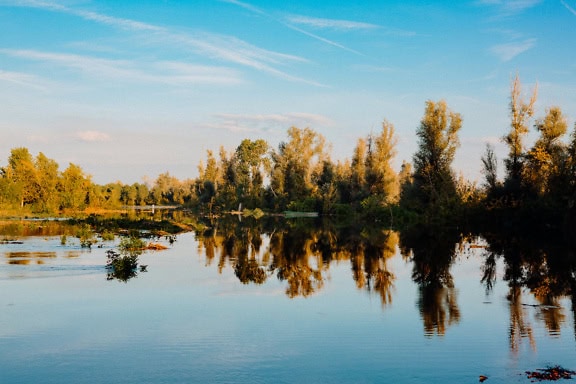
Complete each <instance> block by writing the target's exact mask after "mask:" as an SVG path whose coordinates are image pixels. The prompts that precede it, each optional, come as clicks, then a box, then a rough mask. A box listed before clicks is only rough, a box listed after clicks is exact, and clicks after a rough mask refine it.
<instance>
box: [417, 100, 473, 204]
mask: <svg viewBox="0 0 576 384" xmlns="http://www.w3.org/2000/svg"><path fill="white" fill-rule="evenodd" d="M461 127H462V117H461V116H460V114H459V113H455V112H452V111H450V110H449V109H448V107H447V105H446V102H445V101H443V100H441V101H439V102H436V103H435V102H433V101H430V100H429V101H427V102H426V109H425V113H424V117H423V118H422V120H421V121H420V126H419V127H418V129H417V131H416V135H417V136H418V145H419V146H418V151H417V152H416V154H415V155H414V182H413V188H414V197H415V201H414V203H415V204H417V205H418V206H419V207H418V208H419V209H422V210H429V209H432V210H437V209H445V208H451V207H452V205H453V204H454V203H455V202H456V196H457V193H456V184H455V180H454V175H453V172H452V169H451V165H452V161H453V160H454V155H455V153H456V149H457V148H458V146H459V140H458V131H459V130H460V128H461Z"/></svg>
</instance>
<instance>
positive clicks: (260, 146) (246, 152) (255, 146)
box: [232, 139, 270, 206]
mask: <svg viewBox="0 0 576 384" xmlns="http://www.w3.org/2000/svg"><path fill="white" fill-rule="evenodd" d="M267 153H268V143H266V141H265V140H262V139H259V140H256V141H251V140H249V139H244V140H242V142H241V143H240V145H239V146H238V147H237V148H236V152H235V153H234V157H233V159H232V162H233V163H234V166H235V169H236V192H237V197H238V199H239V202H242V201H243V200H247V201H248V202H249V203H251V204H250V205H252V206H254V205H260V204H261V199H262V194H263V189H262V184H263V181H264V178H263V176H262V172H264V171H265V170H266V169H269V163H270V162H269V159H268V157H267Z"/></svg>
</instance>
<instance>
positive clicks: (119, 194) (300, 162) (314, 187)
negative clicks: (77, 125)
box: [0, 77, 576, 226]
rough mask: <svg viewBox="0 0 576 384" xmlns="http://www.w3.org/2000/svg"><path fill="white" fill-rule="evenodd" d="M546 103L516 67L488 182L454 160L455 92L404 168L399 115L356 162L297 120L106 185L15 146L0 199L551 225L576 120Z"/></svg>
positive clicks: (570, 198)
mask: <svg viewBox="0 0 576 384" xmlns="http://www.w3.org/2000/svg"><path fill="white" fill-rule="evenodd" d="M535 102H536V90H534V92H533V93H532V95H531V97H530V98H529V100H525V99H524V98H523V96H522V92H521V84H520V81H519V79H518V77H516V78H515V79H514V80H513V82H512V86H511V96H510V105H509V111H510V126H509V131H508V132H507V133H506V134H505V135H504V136H503V142H504V143H505V144H506V145H507V146H508V155H507V157H506V158H505V159H504V162H503V163H504V166H505V173H504V178H503V180H500V179H499V178H498V176H497V165H498V160H497V159H496V157H495V155H494V151H493V149H492V147H491V146H490V145H487V147H486V151H485V154H484V155H483V156H482V158H481V159H480V161H481V162H482V167H483V173H484V176H485V180H484V182H483V183H482V184H481V185H477V184H475V183H471V182H469V181H467V180H465V179H464V178H463V177H462V176H460V177H457V176H456V175H455V173H454V171H453V169H452V162H453V159H454V155H455V153H456V150H457V148H458V146H459V139H458V133H459V131H460V129H461V127H462V118H461V115H460V114H459V113H456V112H453V111H451V110H450V109H449V108H448V106H447V104H446V102H445V101H438V102H434V101H427V102H426V106H425V111H424V115H423V117H422V119H421V122H420V125H419V126H418V127H417V130H416V136H417V138H418V150H417V152H416V153H415V154H414V155H413V158H412V163H407V162H405V163H404V164H402V168H401V170H400V172H396V171H395V170H394V169H393V167H392V162H393V159H394V157H395V155H396V149H395V148H396V142H397V138H396V136H395V132H394V126H393V125H392V124H391V123H389V122H388V121H384V122H383V123H382V129H381V131H380V132H379V133H377V134H370V135H368V136H366V137H361V138H359V139H358V140H357V143H356V146H355V147H354V150H353V153H352V157H351V159H346V160H345V161H337V162H334V161H333V160H331V158H330V154H329V152H328V145H327V144H326V141H325V138H324V137H323V136H322V135H320V134H319V133H317V132H315V131H314V130H312V129H310V128H304V129H300V128H296V127H291V128H290V129H288V132H287V133H288V140H286V141H284V142H282V143H280V145H279V146H278V148H271V147H270V146H269V145H268V143H267V142H266V141H265V140H255V141H252V140H248V139H246V140H243V141H242V142H241V143H240V144H239V145H238V147H237V148H236V149H235V150H234V151H231V152H228V151H226V150H225V149H224V148H220V151H219V153H218V154H217V155H215V153H214V152H213V151H210V150H209V151H207V154H206V159H205V161H202V162H201V163H200V164H199V165H198V177H197V178H195V179H187V180H179V179H177V178H175V177H172V176H171V175H170V174H169V173H164V174H161V175H160V176H158V178H157V179H156V180H155V181H154V182H153V184H152V185H147V184H140V183H135V184H132V185H125V184H122V183H120V182H116V183H111V184H106V185H97V184H95V183H93V182H92V181H91V179H90V176H88V175H86V174H85V173H84V171H83V170H82V169H81V168H80V167H79V166H78V165H75V164H69V166H68V167H67V168H66V169H65V170H63V171H60V169H59V165H58V164H57V163H56V162H55V161H54V160H51V159H49V158H48V157H46V156H45V155H44V154H43V153H39V154H38V155H37V156H36V157H33V156H32V155H31V154H30V153H29V151H28V149H26V148H14V149H12V151H11V154H10V157H9V158H8V164H7V165H6V166H4V167H3V168H1V174H0V208H2V209H12V210H14V209H18V210H24V212H31V213H59V212H63V211H64V212H65V211H71V210H72V211H82V210H85V209H91V208H94V209H97V208H102V209H114V208H119V207H121V206H125V205H151V204H156V205H163V204H170V205H173V204H176V205H181V206H185V207H188V208H190V209H193V210H196V211H198V212H199V213H203V214H210V215H213V214H220V213H223V212H229V211H234V210H238V209H250V210H254V209H257V208H258V209H261V210H263V211H265V212H282V211H286V210H291V211H306V212H310V211H313V212H318V213H319V214H321V215H342V216H347V217H349V216H356V215H357V216H363V217H369V218H372V219H376V220H380V221H384V222H389V221H391V222H392V223H394V224H396V223H402V222H406V221H409V222H413V221H417V222H425V223H429V222H445V221H446V220H450V221H454V220H456V221H460V220H469V219H470V218H475V219H477V218H478V217H481V218H482V219H485V218H490V220H495V219H499V220H501V219H504V220H501V221H504V222H509V221H510V220H512V221H514V220H517V219H518V218H523V217H532V218H534V217H533V215H534V214H538V215H539V218H540V219H539V222H540V224H548V225H552V226H557V225H558V224H560V223H561V222H564V221H565V219H566V218H569V217H570V215H567V214H566V213H570V212H572V210H573V209H575V208H574V203H575V202H576V132H575V131H576V130H575V131H573V132H572V133H571V135H570V139H569V140H567V141H563V137H564V136H565V135H566V133H567V128H568V127H567V121H566V118H565V116H564V115H563V114H562V111H561V109H560V108H559V107H556V106H552V107H549V108H548V109H547V110H546V112H545V114H544V115H543V116H542V117H540V118H536V119H535V120H532V118H533V116H534V104H535ZM532 124H533V127H534V128H535V129H536V130H537V131H538V133H539V138H538V139H537V140H536V142H535V143H534V145H533V146H532V147H531V148H527V147H526V145H525V142H524V141H525V137H526V135H527V133H528V131H529V128H530V125H532ZM514 218H516V219H514Z"/></svg>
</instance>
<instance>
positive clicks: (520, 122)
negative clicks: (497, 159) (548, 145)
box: [503, 75, 537, 194]
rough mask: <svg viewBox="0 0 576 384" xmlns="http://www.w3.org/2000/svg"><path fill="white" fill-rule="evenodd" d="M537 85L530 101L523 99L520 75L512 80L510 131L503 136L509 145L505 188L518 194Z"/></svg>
mask: <svg viewBox="0 0 576 384" xmlns="http://www.w3.org/2000/svg"><path fill="white" fill-rule="evenodd" d="M536 96H537V87H535V88H534V90H533V92H532V96H531V97H530V100H529V101H525V100H523V99H522V86H521V84H520V78H519V77H518V75H516V77H515V78H514V80H513V81H512V91H511V95H510V131H509V132H508V134H507V135H506V136H504V137H503V140H504V143H506V144H507V145H508V158H507V159H506V160H505V161H504V163H505V165H506V179H505V181H504V184H505V188H506V190H507V191H508V192H509V193H512V194H517V193H518V192H519V191H520V188H521V186H522V173H523V168H524V161H523V156H524V151H525V149H524V138H525V136H526V135H527V134H528V123H529V120H530V118H531V117H532V115H534V104H535V103H536Z"/></svg>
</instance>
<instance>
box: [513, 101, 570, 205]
mask: <svg viewBox="0 0 576 384" xmlns="http://www.w3.org/2000/svg"><path fill="white" fill-rule="evenodd" d="M534 127H535V128H536V129H537V130H538V132H540V137H539V138H538V140H536V142H535V143H534V146H533V147H532V148H531V149H530V151H529V152H528V153H527V154H526V167H525V168H524V173H523V179H524V181H525V183H526V184H527V187H528V188H530V189H532V190H533V191H534V192H535V193H536V194H538V195H540V196H542V195H544V194H546V193H548V192H550V183H551V182H554V180H556V179H557V178H558V176H559V174H560V172H561V168H562V165H563V163H564V159H565V153H566V146H565V144H564V143H562V141H561V138H562V136H564V134H565V133H566V131H567V128H568V123H567V121H566V118H565V117H564V116H563V114H562V110H561V109H560V108H559V107H552V108H549V109H548V111H547V113H546V116H545V117H544V118H543V119H539V120H537V121H536V124H535V125H534Z"/></svg>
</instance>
